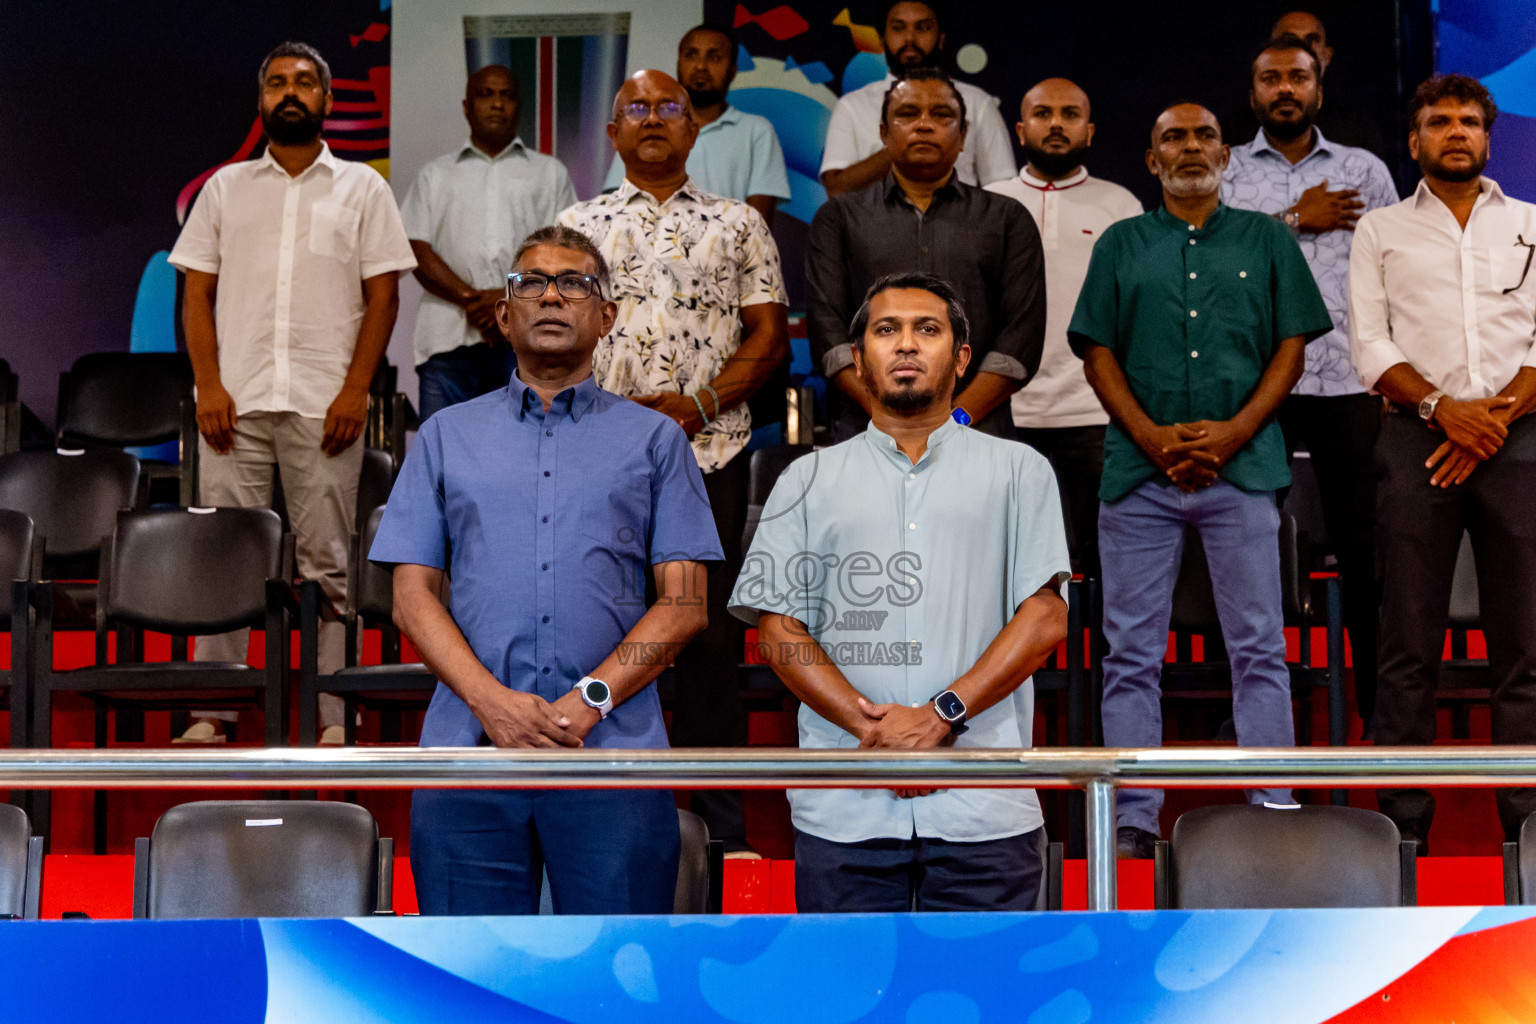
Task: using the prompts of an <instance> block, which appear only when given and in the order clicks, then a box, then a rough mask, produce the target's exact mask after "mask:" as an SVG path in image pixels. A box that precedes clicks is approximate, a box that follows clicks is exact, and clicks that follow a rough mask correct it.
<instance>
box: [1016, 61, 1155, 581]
mask: <svg viewBox="0 0 1536 1024" xmlns="http://www.w3.org/2000/svg"><path fill="white" fill-rule="evenodd" d="M1019 118H1020V120H1019V123H1018V125H1017V126H1016V130H1017V132H1018V135H1019V144H1020V145H1021V146H1023V147H1024V156H1025V164H1024V169H1023V170H1022V171H1020V172H1019V173H1018V175H1017V176H1015V177H1012V178H1009V179H1008V180H1007V181H997V182H993V183H992V184H990V185H988V186H987V191H989V192H998V193H1001V194H1002V195H1005V196H1012V197H1013V198H1014V199H1017V200H1018V201H1019V202H1021V203H1023V204H1024V208H1025V209H1026V210H1028V211H1029V214H1030V216H1031V217H1033V218H1035V226H1036V227H1037V228H1039V229H1040V244H1041V247H1042V248H1044V250H1045V298H1046V300H1045V349H1044V351H1043V352H1042V353H1041V356H1040V370H1039V372H1038V373H1036V374H1035V376H1034V379H1033V380H1031V381H1030V382H1029V387H1027V388H1023V389H1022V390H1019V391H1015V392H1014V393H1013V424H1014V427H1015V428H1016V429H1017V437H1018V439H1019V440H1020V441H1023V442H1024V443H1025V444H1027V445H1029V446H1030V447H1032V448H1034V449H1035V450H1036V451H1038V452H1039V453H1040V454H1041V455H1044V456H1045V457H1046V459H1048V460H1049V461H1050V463H1051V468H1052V469H1053V470H1055V471H1056V482H1057V483H1058V484H1059V485H1060V487H1061V504H1062V512H1063V513H1064V515H1065V517H1066V523H1067V547H1068V549H1069V550H1070V551H1071V552H1072V568H1073V570H1074V571H1076V572H1084V573H1087V574H1089V575H1091V576H1095V577H1097V576H1098V562H1099V554H1098V552H1099V541H1098V537H1099V476H1100V474H1101V473H1102V472H1103V469H1104V428H1105V426H1106V424H1108V423H1109V414H1108V413H1107V412H1105V411H1104V406H1103V405H1101V404H1099V396H1098V395H1096V394H1094V393H1093V388H1091V387H1089V385H1088V378H1087V376H1086V375H1085V374H1084V372H1083V361H1082V360H1081V359H1079V358H1078V357H1077V356H1076V355H1075V354H1073V352H1072V346H1071V345H1069V344H1067V323H1068V322H1069V321H1070V320H1071V319H1072V310H1073V309H1075V308H1076V306H1077V293H1078V292H1080V291H1082V289H1083V278H1085V277H1086V276H1087V275H1088V258H1089V257H1090V256H1092V255H1093V244H1094V243H1095V242H1097V241H1098V240H1099V236H1100V235H1102V234H1103V233H1104V229H1105V228H1107V227H1109V226H1110V225H1111V224H1113V223H1114V222H1115V221H1117V220H1124V219H1125V218H1127V217H1137V216H1140V215H1141V212H1142V210H1141V203H1140V201H1138V200H1137V198H1136V197H1135V196H1134V195H1132V194H1131V192H1130V190H1129V189H1126V188H1123V187H1121V186H1119V185H1116V184H1115V183H1114V182H1111V181H1104V180H1103V179H1102V178H1095V177H1093V176H1092V175H1090V174H1089V173H1088V169H1087V168H1086V167H1084V166H1083V157H1084V156H1085V155H1086V154H1087V152H1088V147H1090V146H1091V145H1093V121H1092V110H1091V108H1090V106H1089V103H1088V94H1087V93H1085V92H1083V90H1082V89H1080V88H1079V87H1078V86H1077V85H1076V84H1074V83H1073V82H1070V81H1068V80H1067V79H1065V78H1047V79H1046V80H1045V81H1043V82H1041V83H1039V84H1038V85H1036V86H1035V87H1034V88H1032V89H1030V90H1029V91H1028V92H1026V93H1025V94H1024V99H1023V101H1022V102H1021V103H1020V105H1019Z"/></svg>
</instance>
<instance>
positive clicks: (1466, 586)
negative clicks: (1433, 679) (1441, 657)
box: [1435, 533, 1492, 739]
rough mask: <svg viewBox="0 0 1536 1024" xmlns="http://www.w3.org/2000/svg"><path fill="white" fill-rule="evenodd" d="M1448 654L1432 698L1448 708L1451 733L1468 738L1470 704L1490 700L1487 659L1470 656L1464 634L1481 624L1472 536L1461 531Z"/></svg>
mask: <svg viewBox="0 0 1536 1024" xmlns="http://www.w3.org/2000/svg"><path fill="white" fill-rule="evenodd" d="M1449 623H1450V631H1451V656H1450V657H1449V658H1447V659H1445V661H1443V662H1441V664H1440V679H1439V685H1438V686H1437V687H1436V688H1435V699H1436V700H1437V701H1438V702H1440V703H1443V704H1449V705H1450V708H1451V735H1452V736H1454V737H1455V738H1457V739H1467V738H1468V737H1469V736H1470V735H1471V732H1472V724H1471V717H1472V716H1471V710H1472V705H1473V704H1487V703H1488V702H1489V701H1490V700H1491V699H1492V690H1491V689H1490V686H1491V682H1490V679H1489V675H1488V659H1487V658H1473V657H1471V656H1470V655H1469V653H1468V651H1467V634H1468V633H1470V632H1472V631H1474V630H1478V629H1482V626H1483V611H1482V604H1481V602H1480V600H1479V597H1478V593H1477V559H1476V557H1475V556H1474V555H1473V553H1472V538H1471V537H1470V536H1469V535H1468V534H1465V533H1463V534H1462V535H1461V548H1460V550H1459V551H1458V552H1457V554H1456V571H1455V573H1454V574H1453V575H1452V577H1451V603H1450V616H1449Z"/></svg>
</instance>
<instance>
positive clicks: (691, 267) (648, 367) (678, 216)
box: [559, 71, 789, 856]
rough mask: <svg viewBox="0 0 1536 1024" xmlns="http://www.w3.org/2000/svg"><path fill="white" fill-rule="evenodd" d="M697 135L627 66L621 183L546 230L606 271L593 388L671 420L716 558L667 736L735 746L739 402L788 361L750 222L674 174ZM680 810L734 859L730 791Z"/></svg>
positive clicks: (619, 132)
mask: <svg viewBox="0 0 1536 1024" xmlns="http://www.w3.org/2000/svg"><path fill="white" fill-rule="evenodd" d="M698 134H699V126H698V123H697V122H696V121H694V119H693V108H692V106H691V104H690V101H689V98H688V92H687V90H685V89H684V88H683V87H682V86H681V85H679V84H678V83H677V82H676V81H675V80H674V79H673V78H672V77H671V76H670V75H667V74H664V73H663V72H660V71H640V72H637V73H636V74H635V75H634V76H632V77H631V78H630V79H629V80H628V81H626V82H625V83H624V85H623V86H622V87H621V88H620V89H619V94H618V96H617V97H615V99H614V101H613V122H612V123H611V124H609V125H608V137H609V138H610V139H611V140H613V148H614V149H615V150H617V151H618V154H619V159H621V160H622V161H623V162H624V183H623V184H622V185H620V186H619V188H618V190H617V191H614V192H609V193H607V194H606V195H601V196H598V197H597V198H596V199H592V200H589V201H587V202H584V203H577V204H576V205H575V206H572V207H571V208H570V209H568V210H566V211H565V212H564V213H562V214H561V215H560V218H559V221H560V223H561V224H563V225H565V226H566V227H571V228H575V229H576V230H577V231H580V232H582V233H583V234H585V235H587V237H589V238H591V239H592V241H593V242H594V243H596V245H597V247H598V248H599V249H600V250H602V253H603V257H604V258H605V259H606V260H607V261H608V266H609V268H610V270H611V273H612V280H613V300H614V301H615V302H616V303H618V306H619V315H618V319H617V320H616V321H615V322H614V325H613V330H612V331H610V332H609V334H608V337H606V338H604V339H603V340H602V341H600V342H599V343H598V346H597V351H596V352H595V353H593V356H592V370H593V374H594V376H595V377H596V378H597V382H598V384H599V385H600V386H601V387H602V389H603V390H604V391H609V392H612V393H613V394H616V395H623V396H625V397H628V398H631V399H633V400H634V401H636V402H639V403H641V404H642V405H647V406H649V407H651V408H652V409H655V410H656V411H657V412H660V413H662V414H664V415H666V416H670V417H671V418H672V419H674V420H676V421H677V422H678V423H679V424H680V425H681V426H682V428H683V432H684V433H685V434H687V435H688V437H689V439H690V441H691V443H692V446H693V454H694V457H695V458H696V459H698V462H699V468H700V469H701V470H703V472H704V489H705V490H706V491H707V492H708V497H709V504H710V507H711V508H712V509H713V510H714V515H715V527H716V529H717V530H718V531H719V534H720V539H721V544H722V546H723V547H724V550H725V561H724V563H717V564H715V565H712V566H710V573H709V595H708V598H707V602H706V603H707V606H708V609H709V625H708V626H707V627H706V628H705V630H704V632H703V633H700V634H699V636H698V637H697V638H696V639H695V640H694V642H693V643H692V644H691V645H689V647H688V648H687V649H685V650H684V651H683V652H682V653H681V654H679V655H678V657H677V662H676V665H677V683H676V694H677V699H676V702H675V704H674V706H673V712H672V743H673V745H674V746H678V747H730V746H736V745H738V744H740V743H742V742H744V741H745V739H746V718H745V715H744V714H743V711H742V706H741V694H740V691H739V689H738V684H737V676H736V666H737V665H738V664H739V663H740V661H741V655H742V650H743V642H742V641H743V634H742V630H741V628H740V625H739V624H737V623H736V621H735V620H734V619H732V617H731V616H730V614H729V613H728V612H727V611H726V602H727V600H728V599H729V598H730V596H731V585H732V584H733V583H734V582H735V578H736V573H737V572H738V571H739V570H740V568H741V537H742V532H743V529H744V528H745V526H746V521H747V464H748V456H747V454H746V452H745V449H746V445H747V441H748V439H749V438H750V437H751V435H752V417H751V413H750V412H749V410H748V409H747V404H746V403H747V399H749V398H750V397H751V396H752V395H753V393H754V392H756V391H757V390H758V389H759V388H761V387H762V386H763V385H764V384H765V383H767V381H768V378H769V376H770V375H772V373H773V371H774V369H775V368H776V367H777V366H778V365H779V364H780V363H782V362H783V361H784V360H785V359H786V358H788V355H789V324H788V315H787V307H786V303H787V300H786V298H785V295H784V278H783V274H782V273H781V271H780V270H779V250H778V247H777V246H776V245H774V242H773V236H772V235H770V234H769V233H768V226H767V225H766V224H765V223H764V222H763V218H762V217H761V216H760V215H759V214H758V212H757V211H756V210H754V209H753V208H752V207H750V206H748V205H747V204H746V203H744V202H738V201H737V200H734V199H725V198H722V197H721V196H717V195H711V194H710V193H708V192H705V191H704V190H703V189H701V188H699V187H698V186H697V185H695V184H694V183H693V181H692V180H691V179H690V178H689V177H688V171H687V163H688V154H689V152H690V151H691V150H692V149H693V143H694V140H695V139H696V138H697V137H698ZM693 808H694V810H696V811H698V812H699V813H700V814H701V815H702V816H703V817H704V820H705V822H706V823H707V824H708V825H709V832H710V836H711V838H714V839H720V840H723V841H724V843H725V850H726V854H727V855H728V856H729V855H730V854H732V853H735V854H737V855H743V854H748V853H749V850H748V848H747V844H746V823H745V818H744V815H743V812H742V804H741V797H740V794H737V793H727V792H722V791H719V790H707V791H703V792H699V793H696V794H694V798H693Z"/></svg>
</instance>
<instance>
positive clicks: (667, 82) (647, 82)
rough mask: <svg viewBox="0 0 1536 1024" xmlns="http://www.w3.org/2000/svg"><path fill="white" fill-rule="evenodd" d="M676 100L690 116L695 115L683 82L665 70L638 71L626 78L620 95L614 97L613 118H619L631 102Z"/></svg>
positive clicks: (620, 89) (620, 87)
mask: <svg viewBox="0 0 1536 1024" xmlns="http://www.w3.org/2000/svg"><path fill="white" fill-rule="evenodd" d="M669 99H670V100H675V101H676V102H678V103H681V104H682V105H683V109H684V110H686V111H688V116H689V117H690V118H692V117H693V104H692V103H691V102H690V101H689V99H688V90H687V89H684V88H683V87H682V84H681V83H679V82H678V80H677V79H675V78H673V77H672V76H671V75H669V74H667V73H666V72H665V71H656V70H655V69H647V70H644V71H636V72H635V73H634V74H632V75H630V76H629V77H628V78H626V79H625V80H624V84H623V85H621V86H619V92H618V95H616V96H614V98H613V119H614V120H615V121H617V120H618V119H619V112H620V111H621V110H623V109H624V107H626V106H628V105H629V104H631V103H634V102H636V101H637V100H639V101H645V102H650V103H652V104H654V103H657V102H662V101H665V100H669Z"/></svg>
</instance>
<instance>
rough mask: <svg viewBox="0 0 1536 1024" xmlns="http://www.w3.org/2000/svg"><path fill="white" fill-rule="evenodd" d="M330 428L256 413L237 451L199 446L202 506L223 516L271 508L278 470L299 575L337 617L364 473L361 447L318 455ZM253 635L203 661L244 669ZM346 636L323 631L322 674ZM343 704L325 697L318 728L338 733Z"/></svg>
mask: <svg viewBox="0 0 1536 1024" xmlns="http://www.w3.org/2000/svg"><path fill="white" fill-rule="evenodd" d="M323 428H324V422H323V421H322V420H318V419H313V418H311V417H307V416H300V415H299V414H298V413H291V412H253V413H245V414H244V415H241V416H240V417H239V419H238V420H237V421H236V423H235V442H234V445H233V447H231V449H230V450H229V451H228V452H226V453H225V454H223V455H219V454H217V453H216V452H214V450H213V449H212V448H210V447H208V442H207V441H205V440H203V439H201V438H199V439H198V457H199V459H200V463H199V467H198V473H199V478H198V479H199V483H198V491H199V495H198V501H199V503H200V504H202V505H205V506H215V507H222V508H271V507H272V470H273V467H274V466H275V467H276V468H277V471H278V473H280V474H281V475H282V479H283V496H284V498H285V499H286V501H287V504H288V520H289V522H290V523H291V524H292V526H293V534H294V540H295V542H296V543H295V546H296V549H297V550H296V555H297V559H298V570H299V575H300V576H302V577H304V578H305V579H310V580H316V581H318V582H319V584H320V588H321V590H322V591H323V592H324V593H325V596H326V597H327V598H329V599H330V601H331V602H332V604H334V605H336V607H337V608H338V610H339V609H340V608H341V607H342V606H343V605H344V604H345V603H346V599H347V546H348V542H349V540H350V539H351V536H352V531H353V529H355V527H356V523H355V520H356V518H357V480H358V476H359V475H360V474H361V473H362V466H363V445H362V442H361V441H358V442H356V443H355V444H353V445H352V447H350V448H348V449H347V450H346V451H344V452H342V453H341V454H340V455H337V456H335V457H331V456H327V455H326V454H325V453H324V452H322V451H321V450H320V438H321V436H322V435H323V432H324V431H323ZM249 643H250V630H248V629H241V630H236V631H235V632H233V633H220V634H219V635H217V636H206V637H200V638H199V639H198V642H197V647H196V653H195V657H196V660H198V661H242V662H243V661H245V660H246V653H247V649H248V645H249ZM345 655H346V629H345V627H344V626H343V625H342V624H341V623H339V622H322V623H321V624H320V643H319V658H318V660H319V670H320V672H321V673H322V674H325V673H329V672H335V671H337V670H338V669H340V668H341V667H342V666H343V665H345V663H346V658H345ZM197 717H199V718H223V719H225V720H226V721H233V720H234V717H235V714H234V712H200V713H197ZM341 720H342V702H341V698H339V697H335V696H332V695H330V694H322V695H321V697H320V725H321V727H322V728H324V727H326V726H330V725H340V724H341Z"/></svg>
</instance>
